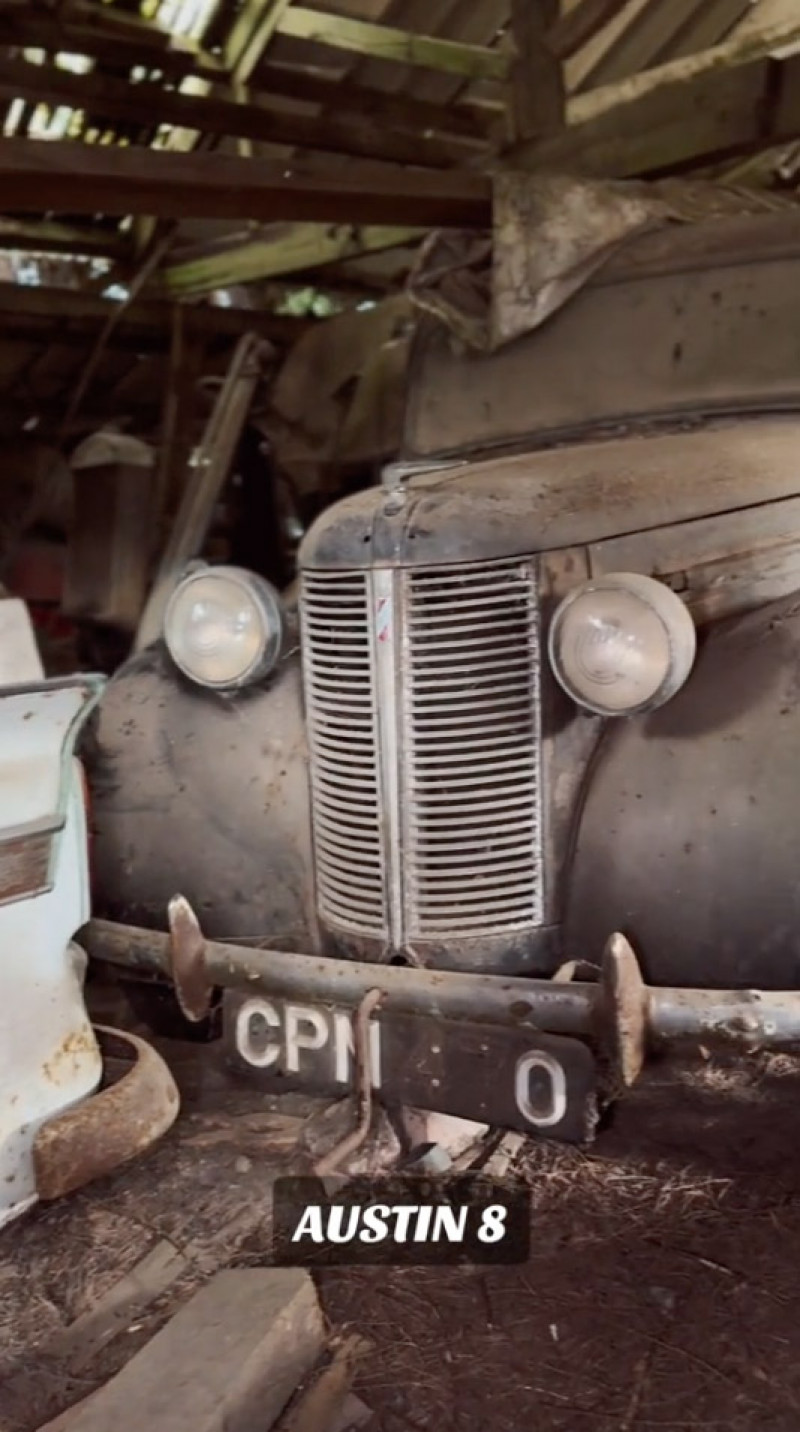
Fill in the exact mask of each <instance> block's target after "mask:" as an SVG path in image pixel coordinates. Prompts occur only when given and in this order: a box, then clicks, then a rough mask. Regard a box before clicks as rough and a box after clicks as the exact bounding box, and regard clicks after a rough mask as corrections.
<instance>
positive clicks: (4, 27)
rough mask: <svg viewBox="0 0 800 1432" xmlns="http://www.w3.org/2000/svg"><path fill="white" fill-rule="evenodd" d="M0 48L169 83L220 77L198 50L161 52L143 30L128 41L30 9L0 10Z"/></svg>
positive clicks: (122, 34) (120, 34)
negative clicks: (61, 56)
mask: <svg viewBox="0 0 800 1432" xmlns="http://www.w3.org/2000/svg"><path fill="white" fill-rule="evenodd" d="M92 8H93V9H95V8H99V7H92ZM167 38H168V39H169V38H170V37H167ZM0 45H2V46H14V47H15V48H24V47H28V46H30V47H31V48H34V49H40V50H46V51H47V52H48V53H49V54H57V53H59V52H61V51H65V52H67V53H69V54H75V55H86V56H87V57H88V58H89V59H92V60H96V61H98V62H99V63H101V64H109V65H120V66H129V67H130V68H131V69H132V68H133V67H134V66H136V65H142V66H144V68H146V69H153V70H160V71H161V73H162V74H164V75H165V76H167V77H168V78H170V79H180V78H182V77H183V76H184V75H190V74H207V75H210V76H211V77H212V78H213V77H215V76H216V77H219V76H220V75H221V68H220V61H219V60H218V59H217V58H216V57H215V56H213V55H209V54H207V53H205V52H204V51H202V50H200V49H194V50H192V49H188V48H184V47H180V46H175V47H172V46H167V47H165V46H164V45H163V44H162V42H161V41H160V40H159V39H157V38H155V37H154V36H153V35H152V33H150V32H148V31H144V32H142V33H141V34H138V35H136V36H132V35H131V33H130V31H127V30H119V29H114V30H111V31H109V30H107V29H102V28H99V27H98V26H97V25H94V24H89V23H73V22H72V21H70V20H63V21H62V20H60V19H57V18H56V17H55V16H54V15H51V14H47V13H46V12H39V11H35V10H34V11H32V9H31V7H30V5H26V6H25V7H24V9H23V8H22V7H20V9H19V11H13V12H12V11H9V10H0Z"/></svg>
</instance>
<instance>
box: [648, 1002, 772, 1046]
mask: <svg viewBox="0 0 800 1432" xmlns="http://www.w3.org/2000/svg"><path fill="white" fill-rule="evenodd" d="M647 1000H648V1019H647V1023H648V1027H649V1030H650V1033H651V1035H652V1037H653V1040H654V1042H655V1043H657V1044H676V1043H684V1044H694V1045H695V1046H696V1045H705V1046H707V1047H708V1048H719V1047H720V1046H722V1047H725V1048H728V1049H732V1048H740V1049H785V1050H791V1049H800V990H755V989H743V990H733V989H654V988H652V987H651V988H650V989H649V990H648V991H647Z"/></svg>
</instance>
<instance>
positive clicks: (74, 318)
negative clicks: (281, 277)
mask: <svg viewBox="0 0 800 1432" xmlns="http://www.w3.org/2000/svg"><path fill="white" fill-rule="evenodd" d="M172 308H173V305H172V304H170V303H163V302H159V301H158V300H153V299H136V300H135V301H134V302H133V303H132V304H131V306H130V308H129V309H128V311H127V312H126V313H124V314H122V315H121V316H120V319H119V323H118V325H117V326H116V328H115V330H114V335H113V338H112V339H111V346H112V347H114V346H116V345H117V344H119V345H120V346H122V347H127V346H128V345H130V344H133V345H134V346H135V345H137V344H144V346H146V347H148V348H153V347H155V348H167V347H168V346H169V342H170V332H171V323H172ZM113 310H114V305H113V303H111V302H109V300H107V299H103V298H98V297H97V296H96V295H95V294H90V293H84V292H81V291H78V290H73V289H63V288H47V287H28V286H26V285H20V284H15V283H0V319H2V322H3V335H4V339H6V338H8V336H9V334H10V333H12V332H18V333H21V332H22V330H23V328H25V329H29V330H32V331H35V332H37V333H39V332H40V333H41V334H42V335H43V336H49V337H51V338H52V336H53V325H54V324H58V340H59V341H60V342H65V343H67V342H69V341H70V337H73V338H77V337H79V336H82V335H86V334H87V333H92V332H95V331H96V330H97V329H98V328H99V327H100V326H101V325H102V324H104V323H106V322H107V320H108V317H109V314H110V313H112V312H113ZM305 327H306V324H305V323H304V321H303V320H302V319H296V318H283V317H281V316H279V315H277V314H271V313H262V312H259V311H258V310H253V309H249V308H248V309H233V308H210V307H199V306H195V307H191V308H189V309H188V310H187V312H186V317H185V331H186V335H187V336H191V337H193V338H194V337H201V336H202V337H206V338H218V339H220V340H224V339H226V338H230V339H235V338H237V337H238V336H239V335H240V334H241V333H242V332H244V331H245V330H246V329H248V328H250V329H255V331H256V332H258V333H260V334H262V335H263V336H264V337H266V338H271V339H272V340H273V341H275V342H280V343H291V342H293V341H294V340H295V338H297V337H299V335H300V334H301V333H302V332H303V331H304V329H305Z"/></svg>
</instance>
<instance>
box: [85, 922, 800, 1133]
mask: <svg viewBox="0 0 800 1432" xmlns="http://www.w3.org/2000/svg"><path fill="white" fill-rule="evenodd" d="M169 926H170V933H162V932H159V931H154V930H149V929H141V928H138V927H134V926H128V925H122V924H117V923H113V922H110V921H105V920H92V921H90V923H89V924H88V925H87V926H86V928H85V929H84V931H83V932H82V935H81V939H82V943H83V944H84V946H85V948H86V949H87V950H88V952H89V954H90V955H91V956H92V957H94V958H96V959H100V960H104V961H108V962H110V963H112V964H115V965H119V966H122V967H124V968H125V969H127V970H128V971H130V972H131V973H132V974H139V975H142V974H145V975H151V976H152V975H160V976H165V977H167V978H168V979H170V980H171V981H172V983H173V985H174V987H175V992H176V995H177V998H178V1001H179V1003H180V1005H181V1008H182V1010H183V1012H184V1014H185V1015H186V1016H187V1017H188V1018H189V1019H191V1020H194V1021H199V1020H201V1019H203V1018H205V1017H206V1016H207V1014H208V1013H209V1011H210V1009H211V1007H212V1003H213V1001H214V999H215V997H216V991H217V990H218V989H221V990H222V992H223V1012H224V1037H225V1042H226V1046H227V1051H228V1054H229V1057H230V1059H231V1062H232V1063H233V1064H234V1065H235V1066H236V1068H237V1069H238V1070H239V1071H240V1072H241V1073H245V1074H248V1075H250V1076H251V1077H252V1078H255V1079H257V1080H258V1082H260V1083H264V1084H265V1085H268V1086H269V1087H270V1088H271V1089H272V1090H284V1091H285V1090H288V1089H290V1088H293V1087H294V1088H297V1087H301V1088H313V1089H316V1090H318V1091H320V1090H323V1089H328V1090H329V1091H331V1092H335V1091H336V1090H337V1089H338V1092H339V1093H344V1092H346V1090H347V1088H349V1087H350V1086H352V1085H353V1084H354V1083H357V1082H358V1076H359V1075H360V1076H361V1078H362V1079H363V1076H364V1072H365V1071H364V1070H363V1068H362V1069H360V1070H357V1069H356V1067H355V1065H356V1064H357V1062H358V1056H357V1055H355V1054H354V1051H355V1050H356V1049H362V1048H363V1043H362V1041H359V1040H358V1038H357V1037H356V1034H357V1020H356V1016H357V1014H358V1011H359V1009H363V1008H364V1006H365V1002H366V1004H369V1005H370V1006H371V1008H372V1009H377V1013H376V1014H375V1015H374V1016H373V1023H374V1024H376V1025H380V1034H381V1042H378V1041H377V1040H375V1041H371V1042H370V1043H369V1044H368V1046H367V1047H368V1049H369V1050H371V1058H372V1061H373V1067H372V1069H371V1071H370V1070H367V1071H366V1073H367V1075H368V1077H370V1078H371V1080H372V1083H373V1084H374V1085H375V1087H376V1089H377V1090H378V1092H379V1093H380V1095H381V1097H382V1098H383V1099H384V1101H385V1102H387V1103H390V1104H391V1103H395V1104H401V1103H411V1104H416V1105H419V1106H421V1107H425V1108H431V1109H438V1110H440V1111H442V1112H444V1113H454V1114H459V1115H461V1116H463V1117H471V1118H475V1119H481V1120H485V1121H486V1122H490V1123H493V1124H498V1125H500V1126H501V1127H502V1126H506V1127H510V1128H518V1129H522V1130H524V1131H526V1132H529V1133H541V1134H546V1135H547V1136H549V1137H553V1138H560V1139H566V1140H569V1141H574V1142H585V1141H588V1140H590V1139H591V1138H592V1136H593V1133H594V1130H595V1127H596V1125H597V1120H598V1117H599V1115H600V1113H601V1112H602V1110H603V1108H604V1107H606V1106H607V1105H608V1104H610V1103H611V1102H613V1101H614V1100H615V1099H616V1098H618V1097H619V1096H620V1095H621V1094H623V1093H624V1092H625V1091H626V1090H627V1089H629V1088H630V1087H631V1085H633V1084H634V1082H635V1081H636V1079H637V1078H638V1076H639V1074H640V1073H641V1071H642V1068H643V1066H644V1064H645V1062H646V1060H647V1058H648V1056H650V1055H654V1054H658V1053H675V1054H680V1055H683V1056H688V1057H691V1055H692V1054H695V1055H698V1054H702V1053H704V1052H709V1051H712V1050H717V1051H719V1050H723V1051H727V1052H729V1053H730V1052H739V1053H741V1054H747V1053H751V1052H753V1051H757V1050H771V1051H777V1050H781V1051H793V1050H796V1051H798V1052H800V991H798V990H787V991H762V990H755V989H750V990H735V989H714V990H711V989H688V988H687V989H681V988H665V987H653V986H648V985H647V984H646V983H645V982H644V979H643V978H642V974H641V971H640V968H639V963H638V960H637V958H636V955H635V953H634V951H633V949H632V947H631V945H630V943H629V942H628V940H627V939H626V938H625V937H624V936H623V935H621V934H619V933H612V934H611V935H610V937H609V939H608V941H607V943H606V946H605V950H604V954H603V959H602V964H601V966H600V968H599V969H597V970H596V972H595V971H591V973H592V974H595V975H596V977H594V978H592V979H584V978H579V977H577V976H578V975H580V974H582V972H583V967H580V966H578V967H576V966H574V965H567V966H564V967H563V968H562V969H561V970H560V971H559V972H558V973H557V975H556V976H555V977H554V978H553V979H549V980H542V979H528V978H519V977H512V978H509V977H506V976H499V975H487V974H484V973H481V974H472V973H463V972H453V971H450V970H433V969H422V968H416V967H409V966H399V965H381V964H372V963H364V962H358V961H351V960H335V959H328V958H323V957H320V956H317V955H310V954H302V953H289V952H286V951H283V950H273V949H265V948H261V947H255V946H252V945H244V944H234V943H227V942H223V941H218V940H207V939H205V938H204V937H203V934H202V931H201V929H200V926H199V923H198V921H197V918H196V916H195V915H194V912H193V911H192V909H191V907H190V906H189V904H188V902H187V901H186V900H184V899H183V897H176V898H175V899H174V900H172V901H171V902H170V906H169ZM326 1018H330V1019H331V1020H332V1023H331V1029H332V1030H333V1031H334V1036H333V1037H332V1038H331V1040H330V1041H328V1040H327V1038H326V1036H325V1029H326V1024H325V1020H326ZM337 1030H338V1031H339V1033H340V1034H341V1038H338V1039H337V1038H336V1037H335V1032H336V1031H337ZM254 1031H255V1032H254ZM348 1051H349V1054H350V1056H352V1057H351V1058H348V1057H347V1055H348Z"/></svg>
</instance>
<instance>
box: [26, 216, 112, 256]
mask: <svg viewBox="0 0 800 1432" xmlns="http://www.w3.org/2000/svg"><path fill="white" fill-rule="evenodd" d="M0 249H23V250H25V251H28V252H33V253H42V254H67V255H69V257H70V258H74V257H81V258H94V257H98V258H109V259H126V258H130V257H131V253H132V248H131V244H130V242H129V240H128V239H126V237H125V235H124V234H120V233H118V232H115V231H114V230H113V229H112V230H110V231H109V230H108V229H102V228H99V227H95V226H90V225H86V226H81V225H75V224H59V223H57V222H56V221H55V220H53V219H8V218H5V217H0Z"/></svg>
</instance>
